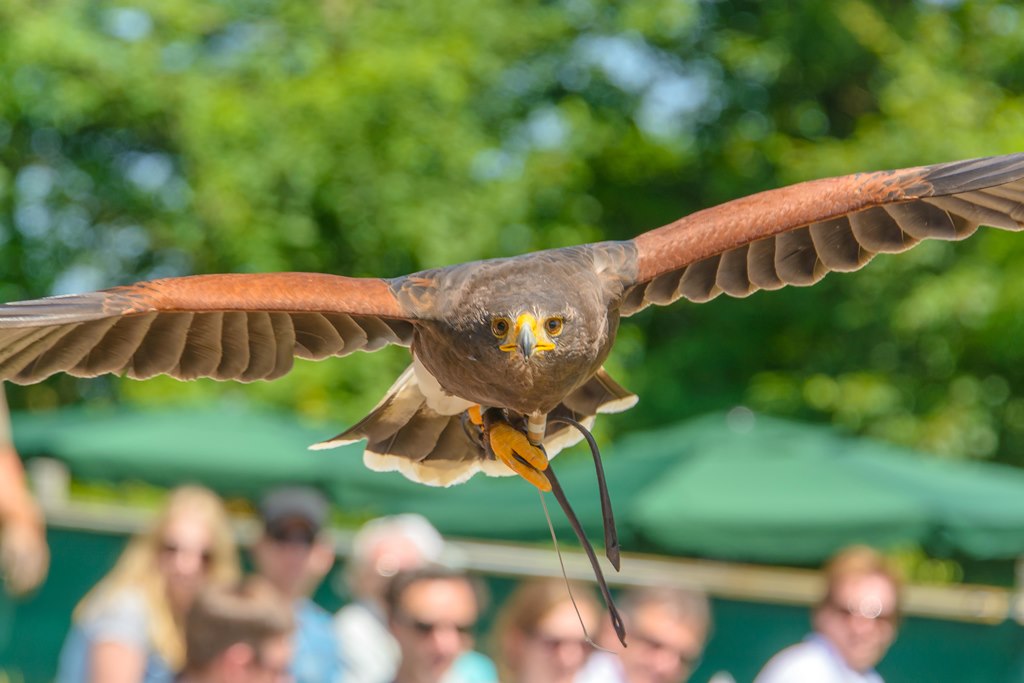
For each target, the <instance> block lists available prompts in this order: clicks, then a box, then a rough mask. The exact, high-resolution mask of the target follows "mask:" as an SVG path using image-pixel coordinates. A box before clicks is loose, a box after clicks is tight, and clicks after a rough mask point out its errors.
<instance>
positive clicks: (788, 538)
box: [615, 414, 1024, 563]
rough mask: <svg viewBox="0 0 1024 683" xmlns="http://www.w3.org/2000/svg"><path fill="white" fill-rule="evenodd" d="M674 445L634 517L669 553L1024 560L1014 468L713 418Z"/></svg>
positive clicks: (760, 421)
mask: <svg viewBox="0 0 1024 683" xmlns="http://www.w3.org/2000/svg"><path fill="white" fill-rule="evenodd" d="M669 434H670V435H671V438H672V439H673V440H674V442H675V443H674V445H673V448H674V449H675V450H676V452H677V453H678V458H677V460H676V462H675V464H674V465H673V466H672V467H671V468H669V469H668V470H666V471H665V473H664V475H663V476H662V477H660V478H659V479H658V480H657V481H656V482H654V483H653V484H652V485H651V486H649V487H647V488H645V489H644V491H643V494H642V495H640V496H637V497H635V498H634V499H633V500H631V501H630V503H629V508H628V511H627V513H626V516H627V518H628V520H629V524H630V525H631V527H632V528H633V529H634V531H635V532H636V533H637V534H638V535H639V537H640V538H641V539H642V540H644V541H646V542H648V543H650V544H652V545H655V546H657V547H659V548H662V549H663V550H666V551H670V552H675V553H685V554H693V555H707V556H714V557H718V558H734V559H743V560H753V561H771V562H791V563H804V562H816V561H819V560H821V559H823V558H824V557H827V556H828V555H829V554H831V553H832V552H834V551H835V550H837V549H838V548H840V547H842V546H844V545H847V544H849V543H853V542H864V543H869V544H871V545H874V546H877V547H882V548H885V547H891V546H894V545H898V544H901V543H903V544H905V543H908V542H913V543H917V544H920V545H921V546H923V547H925V548H926V549H928V551H929V552H930V553H933V554H937V555H945V554H949V553H953V552H956V553H962V554H964V555H967V556H970V557H974V558H978V559H992V558H1000V557H1003V558H1005V557H1014V556H1016V555H1018V554H1020V553H1021V552H1024V472H1021V471H1020V470H1018V469H1016V468H1013V467H1008V466H1003V465H996V464H991V463H980V462H972V461H961V460H944V459H940V458H937V457H934V456H932V457H926V456H923V455H921V454H919V453H916V452H913V451H910V450H907V449H903V448H899V447H896V446H893V445H890V444H885V443H882V442H878V441H874V440H871V439H863V438H852V437H847V436H843V435H841V434H839V433H838V432H836V431H835V430H833V429H831V428H828V427H822V426H812V425H804V424H799V423H794V422H787V421H783V420H777V419H772V418H768V417H764V416H757V417H754V416H752V415H750V416H749V417H748V418H747V419H742V420H733V419H730V417H729V416H728V415H726V414H716V415H709V416H706V417H704V418H701V419H697V420H693V421H690V422H688V423H686V424H685V425H683V426H682V427H681V428H680V429H678V430H674V431H672V432H670V433H669ZM669 434H663V435H662V438H665V437H668V436H669ZM650 447H651V443H650V441H649V438H648V437H644V438H641V439H638V440H633V439H626V440H623V442H622V443H620V444H619V445H618V447H617V448H616V449H615V451H616V456H617V457H618V458H619V459H630V458H635V457H637V456H641V457H642V454H643V453H644V452H647V451H648V450H649V449H650Z"/></svg>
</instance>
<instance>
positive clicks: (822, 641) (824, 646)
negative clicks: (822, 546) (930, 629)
mask: <svg viewBox="0 0 1024 683" xmlns="http://www.w3.org/2000/svg"><path fill="white" fill-rule="evenodd" d="M825 584H826V588H825V595H824V597H823V598H822V600H821V601H820V602H819V603H818V605H817V607H815V609H814V613H813V618H812V621H813V626H814V632H813V633H812V634H811V635H809V636H808V637H807V638H806V639H805V640H804V641H803V642H802V643H799V644H797V645H793V646H791V647H788V648H786V649H785V650H783V651H782V652H780V653H778V654H777V655H775V656H774V657H772V659H771V660H770V661H769V662H768V663H767V664H766V665H765V667H764V668H763V669H762V670H761V673H759V674H758V676H757V678H756V679H755V683H803V682H805V681H806V682H807V683H810V682H812V681H813V683H882V677H881V676H880V675H879V674H878V672H877V671H875V665H877V664H878V662H880V661H881V660H882V658H883V657H884V656H885V653H886V652H888V650H889V646H890V645H892V643H893V641H894V640H895V638H896V633H897V631H898V628H899V619H900V613H899V604H900V589H901V585H900V580H899V577H898V575H897V574H896V572H895V571H894V570H893V569H892V568H891V567H890V566H889V565H888V563H887V562H886V560H885V558H884V557H883V556H882V555H881V554H879V553H878V552H876V551H875V550H873V549H871V548H868V547H866V546H852V547H850V548H847V549H845V550H842V551H840V552H839V553H838V554H837V555H836V556H835V557H834V558H833V559H832V560H831V561H830V562H829V563H828V564H827V565H826V567H825Z"/></svg>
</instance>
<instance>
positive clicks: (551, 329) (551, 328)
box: [544, 318, 562, 337]
mask: <svg viewBox="0 0 1024 683" xmlns="http://www.w3.org/2000/svg"><path fill="white" fill-rule="evenodd" d="M544 329H545V330H547V333H548V334H549V335H551V336H552V337H557V336H558V335H560V334H562V319H561V318H548V319H547V320H545V321H544Z"/></svg>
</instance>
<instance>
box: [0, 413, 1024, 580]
mask: <svg viewBox="0 0 1024 683" xmlns="http://www.w3.org/2000/svg"><path fill="white" fill-rule="evenodd" d="M731 415H732V416H731V417H730V415H727V414H714V415H709V416H705V417H703V418H698V419H695V420H691V421H688V422H684V423H681V424H679V425H675V426H672V427H668V428H665V429H661V430H657V431H651V432H645V433H637V434H633V435H630V436H627V437H625V438H623V439H622V440H621V441H619V442H618V443H616V444H613V445H609V446H608V447H607V448H606V449H605V451H606V452H605V467H606V470H607V475H608V485H609V490H610V492H611V495H612V500H613V502H614V504H615V510H616V517H617V519H618V522H619V531H620V536H621V538H622V543H623V547H624V548H625V549H627V550H644V551H652V552H662V553H669V554H681V555H696V556H703V557H714V558H723V559H738V560H746V561H763V562H778V563H816V562H819V561H821V560H822V559H824V558H825V557H827V556H828V555H829V554H830V553H832V552H833V551H834V550H836V549H837V548H839V547H841V546H843V545H846V544H849V543H853V542H865V543H870V544H872V545H875V546H879V547H883V548H885V547H891V546H895V545H899V544H906V543H917V544H920V545H922V546H923V547H925V548H926V549H928V550H929V551H930V552H932V553H935V554H946V553H951V552H958V553H963V554H965V555H968V556H971V557H976V558H994V557H1013V556H1016V555H1017V554H1018V553H1020V552H1021V551H1022V550H1024V473H1022V472H1020V471H1018V470H1017V469H1014V468H1010V467H1005V466H999V465H992V464H989V463H978V462H963V461H950V460H940V459H938V458H935V457H927V456H922V455H920V454H917V453H914V452H911V451H908V450H906V449H901V448H898V447H895V446H892V445H888V444H884V443H880V442H877V441H873V440H869V439H861V438H853V437H847V436H843V435H841V434H839V433H838V432H836V431H835V430H833V429H831V428H828V427H823V426H814V425H805V424H800V423H794V422H786V421H782V420H778V419H773V418H768V417H764V416H753V415H752V414H750V413H749V412H743V411H740V412H739V413H733V414H731ZM737 415H740V416H741V417H743V416H745V417H746V419H740V420H737V419H735V418H736V416H737ZM13 424H14V433H15V439H16V442H17V445H18V447H19V449H20V450H21V452H22V453H23V454H24V455H26V456H31V455H38V454H48V455H52V456H54V457H57V458H60V459H62V460H64V461H65V462H66V463H67V464H68V466H69V467H70V469H71V471H72V473H73V474H74V475H75V476H76V477H78V478H80V479H93V480H96V479H100V480H106V481H116V480H143V481H147V482H151V483H154V484H159V485H165V486H172V485H175V484H178V483H182V482H185V481H195V482H201V483H204V484H206V485H208V486H210V487H212V488H214V489H216V490H218V491H220V492H221V493H224V494H227V495H243V496H249V497H256V496H258V495H260V494H261V493H262V492H264V491H265V490H267V489H268V488H270V487H273V486H275V485H279V484H284V483H299V484H310V485H314V486H318V487H320V488H322V489H323V490H325V491H326V492H328V493H329V494H330V495H331V497H332V499H333V500H334V502H335V503H336V504H337V505H338V507H339V508H340V509H341V510H342V511H343V512H345V513H347V514H349V515H350V516H355V517H358V518H369V517H372V516H376V515H382V514H392V513H398V512H410V511H416V512H420V513H422V514H424V515H425V516H426V517H427V518H428V519H430V520H431V521H432V522H433V523H434V524H435V525H436V526H437V527H438V528H439V529H440V530H441V531H442V532H443V533H446V534H449V535H453V536H463V537H471V538H484V539H494V540H514V541H544V540H545V539H547V538H548V537H549V531H548V527H547V522H546V520H545V518H544V514H543V511H542V509H541V505H540V500H539V496H538V493H537V491H536V489H534V488H533V487H532V486H529V485H527V484H526V483H525V482H523V481H522V480H520V479H518V478H516V477H503V478H488V477H484V476H482V475H478V476H476V477H474V478H473V479H471V480H470V481H469V482H467V483H465V484H462V485H459V486H453V487H451V488H447V489H438V488H431V487H428V486H423V485H421V484H414V483H412V482H410V481H407V480H406V479H405V478H403V477H402V476H401V475H400V474H398V473H394V472H390V473H380V472H372V471H370V470H368V469H367V468H366V467H365V466H364V465H363V463H362V455H361V453H362V447H361V444H353V445H351V446H347V447H343V448H340V449H337V450H333V451H326V452H324V451H309V450H307V449H306V446H308V445H309V444H311V443H313V442H316V441H319V440H321V439H323V438H325V437H328V436H332V435H333V434H335V433H337V432H338V431H339V428H338V425H317V424H307V423H303V422H300V421H297V420H295V419H294V418H292V417H289V416H284V415H281V414H276V413H266V412H258V411H254V410H251V409H247V408H244V407H241V406H236V405H231V404H228V405H218V406H217V407H216V408H206V409H187V410H182V409H169V410H159V411H143V410H128V409H106V410H102V409H89V408H69V409H64V410H60V411H55V412H48V413H35V414H25V413H20V414H15V415H14V417H13ZM554 466H555V468H556V470H557V472H558V473H559V478H560V480H561V481H562V483H563V486H564V488H565V490H566V492H567V494H568V496H569V498H570V500H571V501H572V503H573V505H574V507H575V508H576V510H577V513H578V514H579V516H580V518H581V520H582V521H583V524H584V527H585V528H586V529H587V531H588V533H589V534H590V535H591V537H592V538H599V536H600V531H601V515H600V506H599V502H598V498H597V489H596V483H595V478H594V472H593V465H592V464H591V462H590V458H589V456H585V455H584V454H582V453H580V452H579V449H578V448H577V449H575V450H574V451H570V452H567V453H564V454H562V455H561V456H559V457H558V459H556V460H555V461H554ZM546 500H547V501H548V509H549V510H550V512H551V518H552V521H553V522H554V524H555V528H556V530H557V532H558V534H559V537H560V538H561V539H566V540H568V541H569V542H573V536H572V533H571V531H570V530H569V527H568V524H567V523H566V522H565V521H564V517H563V515H562V513H561V511H560V510H559V509H558V507H557V505H556V504H555V503H554V501H553V499H552V498H551V497H550V496H547V497H546Z"/></svg>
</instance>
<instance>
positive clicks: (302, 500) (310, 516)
mask: <svg viewBox="0 0 1024 683" xmlns="http://www.w3.org/2000/svg"><path fill="white" fill-rule="evenodd" d="M259 510H260V517H261V518H262V520H263V525H264V527H266V529H267V530H268V531H271V530H273V529H275V528H281V527H284V526H287V525H291V524H295V523H296V522H302V523H305V524H306V525H308V526H309V528H310V531H311V532H312V533H313V534H316V533H318V532H319V531H320V529H322V528H323V526H324V523H325V522H326V521H327V513H328V511H329V506H328V503H327V499H326V498H325V497H324V495H323V494H322V493H320V492H319V491H318V490H316V489H314V488H311V487H308V486H289V487H284V488H279V489H274V490H273V491H270V492H269V493H267V494H266V495H265V496H263V499H262V500H261V501H260V507H259Z"/></svg>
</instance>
